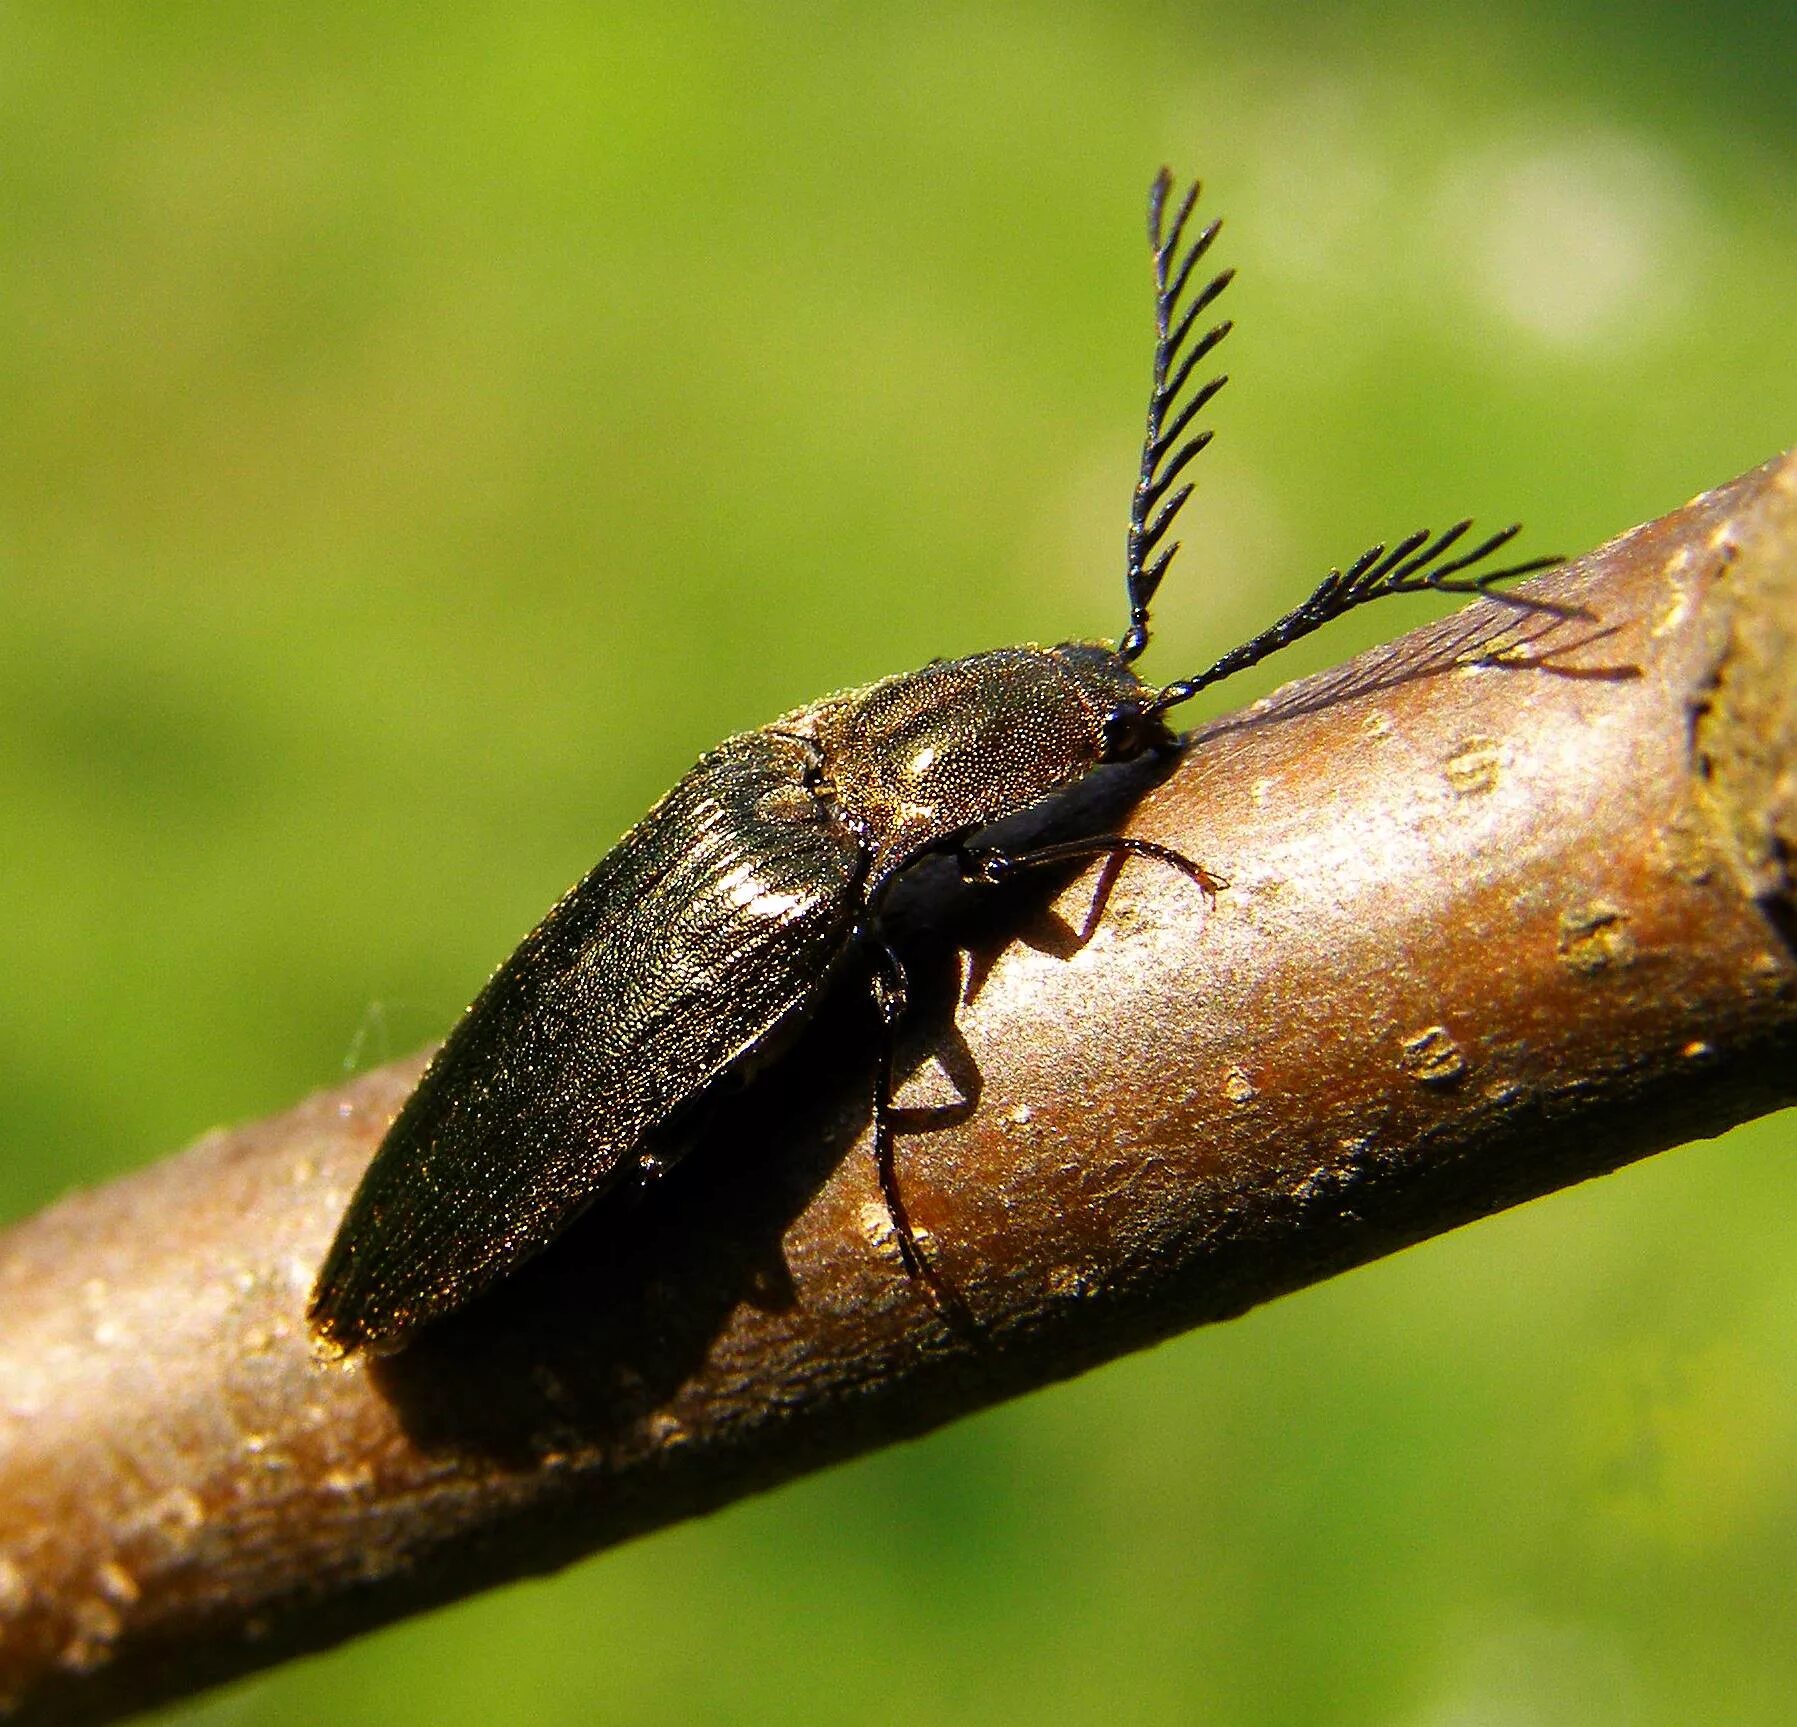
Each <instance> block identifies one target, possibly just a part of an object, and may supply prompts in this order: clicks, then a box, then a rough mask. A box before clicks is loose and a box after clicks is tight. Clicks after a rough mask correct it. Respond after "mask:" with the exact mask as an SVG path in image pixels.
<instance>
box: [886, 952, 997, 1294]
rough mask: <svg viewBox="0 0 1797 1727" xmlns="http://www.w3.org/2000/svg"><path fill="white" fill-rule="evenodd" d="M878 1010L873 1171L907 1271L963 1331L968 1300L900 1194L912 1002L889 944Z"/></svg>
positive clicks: (905, 980) (898, 962)
mask: <svg viewBox="0 0 1797 1727" xmlns="http://www.w3.org/2000/svg"><path fill="white" fill-rule="evenodd" d="M870 984H871V988H872V993H873V998H874V1008H875V1010H876V1011H877V1012H878V1014H879V1016H880V1055H879V1060H878V1062H877V1064H876V1065H875V1068H874V1105H873V1118H874V1119H873V1126H874V1169H875V1171H876V1173H877V1174H878V1175H879V1178H880V1197H881V1199H882V1200H883V1201H884V1202H885V1205H886V1215H887V1216H888V1217H890V1218H891V1219H892V1232H893V1236H894V1238H895V1239H896V1240H897V1242H898V1250H899V1258H900V1259H901V1260H903V1262H904V1266H905V1270H906V1271H907V1272H909V1273H910V1275H911V1276H913V1277H915V1278H916V1279H917V1281H918V1282H919V1283H921V1284H922V1285H923V1286H924V1288H925V1289H927V1290H928V1291H929V1292H930V1297H931V1299H932V1300H933V1301H934V1302H935V1303H936V1306H937V1307H938V1308H939V1309H940V1310H941V1311H942V1313H943V1315H944V1316H945V1317H946V1318H947V1319H949V1320H950V1321H951V1322H952V1323H953V1324H955V1325H956V1326H957V1328H960V1329H972V1327H973V1316H972V1315H971V1314H970V1313H969V1312H968V1310H967V1304H966V1303H965V1302H964V1301H963V1300H962V1299H961V1297H960V1296H959V1295H957V1294H956V1293H955V1291H954V1290H952V1289H951V1288H950V1287H949V1286H948V1284H947V1283H945V1282H944V1281H943V1279H942V1277H941V1274H940V1273H939V1272H938V1271H937V1270H936V1268H935V1267H934V1266H933V1265H931V1264H930V1262H929V1260H928V1258H926V1257H925V1255H924V1251H923V1247H922V1244H921V1243H920V1242H919V1241H918V1239H917V1237H916V1235H915V1234H914V1233H913V1232H912V1229H911V1219H910V1216H909V1215H908V1214H907V1212H906V1210H905V1199H904V1195H903V1194H901V1193H900V1192H899V1184H898V1169H897V1167H896V1165H895V1164H894V1162H893V1131H892V1115H893V1109H892V1092H893V1066H894V1062H895V1059H896V1057H897V1054H898V1032H899V1023H900V1021H902V1020H903V1019H904V1017H905V1009H906V1007H907V1006H908V1005H909V1002H910V990H909V981H908V979H907V977H906V975H905V966H904V962H903V961H902V960H901V959H900V958H899V956H898V955H897V954H896V953H894V952H893V951H892V949H891V948H890V947H888V946H886V944H885V943H884V942H880V943H878V944H877V946H876V950H875V959H874V967H873V973H872V976H871V979H870Z"/></svg>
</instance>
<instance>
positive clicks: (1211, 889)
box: [960, 834, 1229, 904]
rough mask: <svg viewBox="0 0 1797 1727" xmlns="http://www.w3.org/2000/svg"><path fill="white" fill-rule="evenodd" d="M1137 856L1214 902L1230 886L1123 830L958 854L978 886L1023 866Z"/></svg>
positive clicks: (967, 877) (966, 876)
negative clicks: (1166, 867) (1164, 867)
mask: <svg viewBox="0 0 1797 1727" xmlns="http://www.w3.org/2000/svg"><path fill="white" fill-rule="evenodd" d="M1095 857H1108V858H1124V857H1140V858H1153V859H1154V861H1155V862H1156V863H1164V864H1170V865H1171V866H1172V867H1173V868H1174V869H1176V870H1178V871H1179V872H1180V874H1181V875H1184V876H1189V877H1190V878H1191V879H1192V880H1193V881H1195V882H1196V883H1197V884H1198V891H1199V892H1200V893H1201V894H1203V895H1204V897H1205V899H1206V900H1208V901H1210V902H1211V903H1213V904H1214V903H1215V901H1216V898H1217V894H1218V892H1219V891H1220V890H1221V889H1223V888H1226V887H1228V886H1229V883H1228V882H1226V881H1225V880H1224V879H1223V877H1222V876H1220V875H1215V874H1213V873H1212V872H1211V871H1210V870H1207V869H1206V868H1205V867H1204V865H1203V864H1201V863H1197V862H1195V861H1194V860H1193V859H1191V858H1189V857H1187V856H1186V855H1185V853H1184V852H1176V851H1175V850H1174V849H1173V848H1172V847H1171V846H1163V845H1156V844H1155V842H1154V841H1153V840H1138V839H1130V838H1128V837H1127V836H1126V835H1123V834H1101V835H1099V836H1098V837H1096V838H1094V839H1082V840H1061V841H1060V842H1059V843H1058V844H1055V845H1047V846H1038V847H1037V848H1036V849H1035V850H1034V851H1027V852H1012V851H1006V850H1005V849H1004V848H1003V847H1002V846H967V847H964V848H963V849H962V851H961V854H960V864H961V879H962V880H963V881H966V882H971V883H973V884H975V885H976V886H979V887H998V886H1000V885H1002V884H1003V883H1005V882H1008V881H1009V880H1010V879H1011V878H1012V877H1013V876H1015V875H1017V874H1018V873H1019V872H1020V871H1022V870H1027V869H1047V868H1049V867H1050V866H1052V865H1054V864H1061V863H1076V862H1079V861H1080V860H1082V859H1085V858H1095Z"/></svg>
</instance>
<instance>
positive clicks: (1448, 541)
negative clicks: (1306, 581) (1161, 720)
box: [1150, 518, 1585, 713]
mask: <svg viewBox="0 0 1797 1727" xmlns="http://www.w3.org/2000/svg"><path fill="white" fill-rule="evenodd" d="M1471 527H1472V521H1471V519H1470V518H1468V519H1467V520H1466V521H1461V522H1456V523H1454V525H1453V526H1452V527H1451V528H1444V529H1443V530H1442V532H1440V533H1439V534H1434V535H1431V533H1430V532H1429V530H1428V529H1427V528H1419V529H1417V531H1416V532H1415V533H1413V534H1407V535H1406V536H1405V537H1404V538H1403V539H1401V540H1399V541H1398V543H1397V544H1396V545H1395V546H1392V547H1391V548H1390V549H1389V550H1388V549H1387V548H1386V547H1385V546H1384V545H1377V546H1372V547H1369V548H1368V549H1367V550H1366V551H1364V552H1362V553H1361V554H1360V556H1359V557H1357V558H1356V559H1355V560H1354V561H1353V563H1351V564H1350V565H1349V566H1348V567H1347V568H1346V569H1345V570H1331V571H1330V572H1329V574H1328V575H1326V576H1325V577H1324V578H1323V579H1322V581H1320V582H1319V583H1318V584H1317V586H1316V587H1315V588H1314V589H1313V590H1312V591H1311V593H1310V594H1309V595H1308V596H1307V597H1306V598H1305V599H1303V600H1301V601H1300V602H1299V603H1298V604H1297V605H1295V606H1293V607H1292V609H1291V610H1290V611H1289V612H1287V613H1286V614H1285V616H1284V617H1282V618H1280V619H1279V620H1278V621H1277V622H1275V623H1273V624H1270V625H1269V626H1268V627H1267V628H1266V629H1264V630H1262V631H1261V632H1260V634H1259V635H1257V636H1255V637H1254V638H1253V640H1252V641H1246V642H1243V643H1242V645H1241V646H1240V647H1239V648H1232V649H1230V651H1229V652H1228V653H1226V654H1225V655H1224V656H1223V657H1222V658H1221V659H1220V660H1218V661H1217V663H1216V664H1215V665H1213V666H1211V667H1210V668H1209V669H1208V670H1206V671H1202V672H1200V673H1199V674H1198V675H1197V676H1196V677H1195V678H1182V679H1180V681H1179V682H1178V683H1174V684H1168V685H1167V686H1166V688H1165V689H1163V690H1161V691H1160V692H1159V693H1158V694H1157V695H1156V696H1155V698H1154V701H1153V702H1152V703H1151V704H1150V711H1151V712H1153V713H1165V712H1166V710H1167V709H1168V708H1170V707H1174V706H1177V705H1178V704H1179V703H1180V702H1183V701H1188V700H1190V698H1191V697H1193V696H1195V695H1196V694H1197V693H1198V692H1199V691H1200V690H1202V689H1207V688H1208V687H1209V686H1210V685H1212V684H1218V683H1221V682H1222V681H1223V680H1224V679H1225V678H1227V677H1233V676H1234V675H1235V674H1236V673H1237V672H1239V671H1245V670H1246V669H1247V668H1248V667H1249V666H1252V665H1255V664H1258V663H1259V662H1260V661H1261V660H1264V659H1265V658H1266V657H1267V656H1268V655H1269V654H1276V653H1278V651H1279V650H1280V649H1281V648H1284V647H1289V646H1290V645H1291V644H1292V643H1293V642H1295V641H1297V640H1299V638H1300V637H1303V636H1307V635H1309V634H1310V633H1311V632H1312V631H1313V630H1320V629H1321V628H1322V627H1323V626H1324V625H1325V624H1328V623H1333V622H1334V621H1335V619H1337V618H1339V617H1340V616H1341V615H1342V614H1343V613H1344V612H1351V611H1353V610H1354V608H1355V607H1356V606H1364V605H1365V604H1366V603H1367V602H1368V601H1369V600H1382V599H1384V598H1385V596H1386V595H1387V594H1486V595H1489V596H1490V597H1491V598H1492V599H1494V600H1501V601H1503V602H1504V604H1506V605H1510V606H1515V607H1517V608H1518V609H1519V610H1522V611H1532V612H1544V613H1547V614H1549V615H1550V616H1553V617H1562V618H1564V617H1583V616H1585V613H1584V612H1583V611H1582V610H1581V609H1580V608H1579V607H1577V606H1569V605H1562V604H1560V603H1559V602H1557V601H1554V600H1537V599H1532V598H1530V597H1529V596H1528V595H1526V594H1503V593H1495V592H1493V584H1494V583H1497V582H1507V581H1510V580H1512V579H1514V578H1515V577H1517V576H1527V575H1532V574H1533V573H1534V572H1535V571H1537V570H1546V569H1551V568H1552V567H1553V566H1554V565H1556V564H1558V563H1560V562H1561V561H1562V560H1561V559H1560V558H1558V557H1541V558H1529V559H1527V560H1525V561H1524V562H1522V563H1519V564H1507V565H1505V566H1504V567H1503V568H1501V569H1486V570H1482V571H1480V573H1479V574H1477V575H1475V576H1464V575H1462V574H1461V572H1462V571H1464V570H1470V569H1471V568H1472V567H1473V566H1474V565H1475V564H1482V563H1484V562H1485V561H1486V560H1487V559H1488V558H1490V557H1491V555H1492V554H1493V553H1494V552H1497V551H1499V550H1501V549H1502V548H1503V547H1505V546H1507V545H1509V543H1510V542H1511V541H1512V540H1513V539H1515V538H1516V536H1517V535H1518V534H1519V533H1520V532H1521V531H1522V525H1521V523H1519V522H1513V523H1511V525H1510V526H1509V527H1507V528H1500V529H1499V530H1498V531H1497V532H1496V533H1495V534H1489V535H1487V536H1486V538H1485V539H1483V540H1481V541H1480V542H1479V543H1478V544H1477V545H1476V546H1474V547H1473V548H1472V550H1471V551H1469V552H1462V553H1461V554H1460V555H1459V556H1458V557H1455V558H1450V557H1448V555H1447V554H1448V553H1449V552H1450V551H1452V550H1453V549H1454V548H1455V547H1456V546H1458V545H1459V543H1460V541H1461V540H1463V539H1464V538H1465V537H1466V534H1467V532H1468V530H1469V529H1470V528H1471Z"/></svg>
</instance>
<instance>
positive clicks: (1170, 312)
mask: <svg viewBox="0 0 1797 1727" xmlns="http://www.w3.org/2000/svg"><path fill="white" fill-rule="evenodd" d="M1172 190H1173V174H1172V171H1171V170H1170V169H1167V168H1163V169H1162V170H1161V171H1160V173H1158V174H1157V175H1155V177H1154V185H1153V186H1152V187H1151V188H1150V189H1149V193H1148V244H1149V246H1150V247H1151V248H1152V249H1153V252H1154V329H1155V343H1154V388H1153V390H1152V391H1151V392H1150V393H1149V397H1148V435H1147V436H1146V437H1145V438H1144V439H1143V440H1142V473H1141V478H1140V479H1138V480H1137V481H1136V490H1135V496H1134V497H1133V498H1132V499H1131V500H1130V506H1129V543H1128V565H1127V572H1126V580H1127V582H1128V585H1129V628H1128V629H1127V630H1125V631H1124V632H1123V639H1122V641H1120V642H1119V643H1118V644H1117V654H1118V657H1119V658H1120V659H1121V660H1123V662H1124V663H1125V664H1128V662H1129V661H1131V660H1133V659H1135V658H1136V657H1137V656H1138V655H1139V654H1140V653H1141V652H1142V650H1143V649H1144V648H1145V647H1147V646H1148V606H1149V602H1150V601H1152V600H1153V598H1154V591H1155V589H1156V588H1158V587H1159V586H1160V585H1161V578H1162V577H1163V576H1164V575H1166V573H1167V566H1168V565H1169V564H1170V563H1172V562H1173V554H1174V553H1175V552H1177V551H1178V550H1179V542H1178V541H1177V540H1175V541H1174V542H1173V544H1172V545H1170V546H1167V547H1165V548H1162V549H1160V550H1158V551H1157V549H1156V548H1157V547H1160V543H1161V541H1162V540H1163V539H1164V538H1166V534H1167V530H1168V528H1170V527H1171V526H1172V525H1173V518H1174V517H1175V516H1177V515H1178V514H1179V511H1180V506H1181V505H1183V504H1184V503H1185V501H1186V499H1187V498H1189V497H1190V496H1191V495H1192V488H1191V485H1190V483H1189V482H1188V483H1187V484H1186V485H1183V486H1181V487H1180V488H1179V490H1178V491H1176V492H1172V496H1170V497H1169V496H1168V493H1169V492H1170V491H1172V487H1173V484H1174V482H1175V481H1176V480H1178V478H1179V476H1180V474H1181V473H1182V472H1183V471H1184V469H1185V466H1186V464H1187V463H1188V462H1189V461H1191V459H1192V458H1193V457H1194V456H1195V455H1197V454H1198V452H1199V451H1200V450H1202V449H1203V448H1204V446H1205V445H1206V444H1208V443H1209V442H1210V440H1211V434H1210V433H1209V432H1197V433H1194V434H1193V436H1191V437H1190V438H1187V439H1186V441H1185V442H1184V443H1183V444H1182V443H1180V441H1179V440H1180V439H1181V438H1182V437H1183V436H1184V435H1185V430H1186V428H1187V427H1188V426H1189V425H1191V423H1192V419H1193V417H1194V416H1195V415H1196V414H1198V413H1199V412H1200V410H1202V409H1203V407H1204V405H1205V403H1206V402H1208V401H1209V400H1210V399H1211V397H1212V396H1214V395H1215V394H1216V393H1217V392H1218V391H1219V390H1220V389H1222V388H1223V386H1224V384H1225V383H1227V382H1228V379H1227V378H1226V377H1216V378H1212V379H1211V380H1210V382H1209V383H1207V384H1204V385H1202V386H1200V388H1199V389H1198V390H1196V391H1195V392H1194V393H1193V394H1192V396H1191V397H1190V398H1189V399H1188V400H1187V401H1186V402H1185V403H1184V404H1183V405H1181V406H1179V407H1178V408H1177V411H1176V412H1174V413H1173V416H1172V418H1171V420H1169V419H1168V412H1169V410H1172V409H1174V408H1175V405H1176V404H1177V403H1178V402H1179V396H1180V392H1181V391H1182V390H1184V389H1185V387H1186V385H1187V383H1189V382H1190V380H1191V376H1192V369H1193V368H1194V367H1195V366H1196V365H1197V364H1198V362H1199V361H1200V360H1202V359H1203V358H1204V356H1205V355H1206V354H1208V353H1209V352H1210V351H1211V349H1212V348H1214V347H1216V345H1217V344H1218V343H1219V342H1220V341H1222V340H1223V338H1224V337H1225V336H1227V335H1228V334H1229V331H1230V324H1229V321H1228V319H1225V320H1224V321H1223V322H1222V323H1220V324H1217V325H1214V326H1213V327H1212V328H1211V329H1209V330H1207V331H1205V333H1204V334H1203V335H1202V336H1200V337H1199V338H1198V340H1197V341H1196V342H1193V343H1192V344H1191V346H1190V347H1188V346H1187V342H1188V340H1189V339H1190V337H1191V334H1192V327H1193V325H1194V324H1196V323H1197V321H1198V317H1199V314H1200V313H1202V312H1203V311H1204V309H1205V307H1207V306H1208V305H1210V303H1211V302H1212V301H1213V300H1215V299H1216V297H1217V296H1218V295H1219V294H1220V293H1222V292H1223V290H1224V289H1225V288H1227V287H1228V286H1229V283H1230V280H1231V279H1232V278H1233V277H1234V275H1235V272H1234V271H1233V270H1224V271H1222V272H1220V273H1219V274H1218V275H1215V276H1213V277H1212V278H1211V279H1210V281H1208V282H1207V283H1206V284H1205V285H1204V286H1203V287H1202V288H1201V289H1199V291H1198V293H1197V294H1196V295H1195V296H1194V297H1193V298H1192V301H1191V303H1190V304H1189V305H1187V306H1186V307H1185V308H1184V309H1183V310H1182V309H1181V307H1180V303H1179V302H1180V297H1181V296H1182V295H1183V294H1184V293H1185V291H1186V288H1187V286H1188V285H1189V283H1190V281H1191V276H1192V271H1193V270H1194V269H1196V268H1197V265H1198V260H1199V259H1200V258H1202V257H1203V256H1204V254H1205V253H1206V252H1207V251H1209V250H1210V245H1211V242H1212V241H1213V240H1214V239H1216V237H1217V231H1218V229H1220V228H1221V227H1222V226H1223V224H1222V222H1221V221H1216V222H1212V223H1211V224H1210V225H1209V226H1208V227H1206V228H1205V229H1203V230H1202V231H1201V232H1200V233H1199V235H1198V237H1197V238H1196V239H1195V240H1193V242H1192V243H1191V245H1190V246H1188V247H1187V248H1186V250H1185V252H1184V254H1183V255H1182V254H1181V253H1180V250H1179V247H1180V242H1181V241H1182V239H1183V238H1184V236H1185V228H1186V223H1187V222H1188V221H1189V220H1190V219H1191V215H1192V209H1193V207H1194V206H1195V205H1196V204H1197V202H1198V182H1197V181H1196V180H1194V181H1193V182H1192V186H1191V190H1190V191H1188V192H1187V193H1186V195H1185V197H1184V198H1183V199H1181V200H1180V205H1179V209H1178V211H1177V212H1176V213H1175V215H1174V217H1173V222H1172V225H1171V226H1170V227H1169V226H1168V225H1167V221H1166V215H1167V194H1168V193H1170V192H1171V191H1172Z"/></svg>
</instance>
